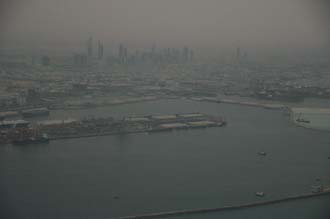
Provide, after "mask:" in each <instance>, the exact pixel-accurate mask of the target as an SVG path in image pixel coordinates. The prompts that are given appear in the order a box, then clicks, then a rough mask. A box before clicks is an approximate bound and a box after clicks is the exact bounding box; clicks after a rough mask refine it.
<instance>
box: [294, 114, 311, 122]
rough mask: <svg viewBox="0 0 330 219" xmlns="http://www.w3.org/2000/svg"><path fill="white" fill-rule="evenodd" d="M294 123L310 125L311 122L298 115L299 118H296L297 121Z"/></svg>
mask: <svg viewBox="0 0 330 219" xmlns="http://www.w3.org/2000/svg"><path fill="white" fill-rule="evenodd" d="M296 121H297V122H302V123H311V121H309V120H307V119H303V118H301V113H300V114H299V117H298V119H296Z"/></svg>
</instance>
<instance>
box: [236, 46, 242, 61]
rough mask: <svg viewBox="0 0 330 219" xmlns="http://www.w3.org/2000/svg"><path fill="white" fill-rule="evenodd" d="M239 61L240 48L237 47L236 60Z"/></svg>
mask: <svg viewBox="0 0 330 219" xmlns="http://www.w3.org/2000/svg"><path fill="white" fill-rule="evenodd" d="M240 59H241V48H239V47H237V49H236V60H237V61H240Z"/></svg>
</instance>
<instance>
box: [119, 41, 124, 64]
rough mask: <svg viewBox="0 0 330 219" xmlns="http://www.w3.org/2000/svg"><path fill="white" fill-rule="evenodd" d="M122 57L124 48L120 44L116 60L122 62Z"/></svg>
mask: <svg viewBox="0 0 330 219" xmlns="http://www.w3.org/2000/svg"><path fill="white" fill-rule="evenodd" d="M123 57H124V46H123V44H120V45H119V49H118V58H119V59H120V60H122V59H123Z"/></svg>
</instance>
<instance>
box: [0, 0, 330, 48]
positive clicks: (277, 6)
mask: <svg viewBox="0 0 330 219" xmlns="http://www.w3.org/2000/svg"><path fill="white" fill-rule="evenodd" d="M0 1H1V0H0ZM324 2H325V1H324ZM327 6H328V5H327V4H325V3H321V1H320V0H7V4H5V3H2V5H1V11H0V13H1V14H2V15H1V17H0V18H1V20H2V21H1V23H0V25H1V32H2V33H3V34H1V37H2V42H6V43H7V44H9V42H26V43H32V42H34V43H35V42H40V43H45V42H52V43H54V42H56V43H75V42H76V43H81V42H83V41H84V40H85V39H87V37H88V36H89V35H93V36H94V38H98V39H101V40H103V41H104V42H105V43H118V42H124V43H127V44H132V45H150V44H152V43H154V42H155V43H157V44H160V45H164V46H167V45H169V46H170V45H173V46H176V45H183V44H184V45H191V46H199V47H201V46H205V47H224V46H228V45H230V46H231V45H242V46H248V47H256V48H257V47H285V46H292V47H303V46H307V47H314V46H322V45H324V44H325V43H329V30H330V21H329V20H328V19H327V18H329V17H327V14H326V13H327V12H328V10H329V8H328V7H327Z"/></svg>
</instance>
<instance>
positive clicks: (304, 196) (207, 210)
mask: <svg viewBox="0 0 330 219" xmlns="http://www.w3.org/2000/svg"><path fill="white" fill-rule="evenodd" d="M325 195H330V188H328V189H324V190H322V191H321V192H317V193H308V194H302V195H297V196H289V197H285V198H282V199H275V200H267V201H260V202H251V203H246V204H241V205H231V206H224V207H219V208H200V209H185V210H179V211H166V212H157V213H150V214H142V215H133V216H125V217H118V218H115V219H150V218H167V217H177V216H182V215H193V214H206V213H216V212H222V211H230V210H240V209H244V208H252V207H258V206H266V205H271V204H277V203H283V202H289V201H294V200H299V199H307V198H313V197H318V196H325Z"/></svg>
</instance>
